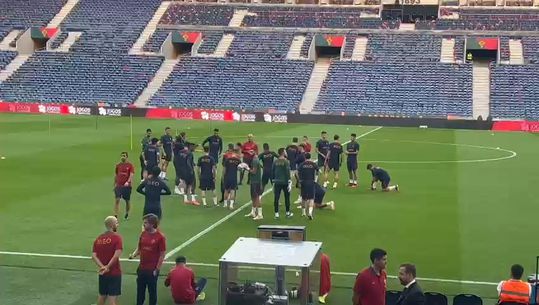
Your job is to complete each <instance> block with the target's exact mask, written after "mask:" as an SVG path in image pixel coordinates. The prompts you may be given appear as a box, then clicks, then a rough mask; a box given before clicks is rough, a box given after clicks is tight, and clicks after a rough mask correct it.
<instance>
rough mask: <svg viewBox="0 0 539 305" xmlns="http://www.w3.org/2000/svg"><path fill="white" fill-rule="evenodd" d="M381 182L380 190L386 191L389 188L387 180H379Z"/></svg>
mask: <svg viewBox="0 0 539 305" xmlns="http://www.w3.org/2000/svg"><path fill="white" fill-rule="evenodd" d="M381 182H382V189H386V188H388V187H389V179H385V180H381Z"/></svg>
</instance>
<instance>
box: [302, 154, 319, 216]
mask: <svg viewBox="0 0 539 305" xmlns="http://www.w3.org/2000/svg"><path fill="white" fill-rule="evenodd" d="M305 159H306V160H305V162H303V163H301V164H300V165H299V167H298V176H299V180H300V181H301V198H302V206H301V216H305V209H306V208H308V214H307V216H308V217H309V220H313V209H314V184H315V183H316V182H315V181H316V176H317V174H318V165H316V163H314V162H313V161H311V154H310V153H306V154H305Z"/></svg>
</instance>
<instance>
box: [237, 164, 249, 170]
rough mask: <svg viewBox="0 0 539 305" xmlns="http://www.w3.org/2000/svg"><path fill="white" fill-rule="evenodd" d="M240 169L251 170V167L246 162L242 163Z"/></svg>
mask: <svg viewBox="0 0 539 305" xmlns="http://www.w3.org/2000/svg"><path fill="white" fill-rule="evenodd" d="M238 168H241V169H245V170H249V165H247V163H245V162H242V163H240V164H239V165H238Z"/></svg>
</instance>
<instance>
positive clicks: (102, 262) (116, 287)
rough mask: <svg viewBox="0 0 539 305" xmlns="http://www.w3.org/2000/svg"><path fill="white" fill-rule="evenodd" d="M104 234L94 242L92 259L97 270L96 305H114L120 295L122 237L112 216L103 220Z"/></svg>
mask: <svg viewBox="0 0 539 305" xmlns="http://www.w3.org/2000/svg"><path fill="white" fill-rule="evenodd" d="M105 228H106V231H105V233H103V234H101V235H99V236H98V237H97V238H96V239H95V241H94V247H93V253H92V259H93V260H94V262H95V264H96V265H97V267H98V268H99V296H98V298H97V304H98V305H104V304H105V302H106V301H107V300H109V304H111V305H116V304H117V303H116V302H117V300H118V296H120V295H121V294H122V270H121V269H120V261H119V258H120V255H122V249H123V246H122V237H121V236H120V234H118V233H116V231H117V230H118V219H117V218H116V217H114V216H109V217H107V218H105Z"/></svg>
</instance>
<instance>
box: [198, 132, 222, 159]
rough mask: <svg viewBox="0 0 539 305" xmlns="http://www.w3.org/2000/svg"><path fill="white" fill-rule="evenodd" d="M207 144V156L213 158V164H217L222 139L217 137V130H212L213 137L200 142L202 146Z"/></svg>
mask: <svg viewBox="0 0 539 305" xmlns="http://www.w3.org/2000/svg"><path fill="white" fill-rule="evenodd" d="M206 143H208V144H209V155H210V156H211V157H212V158H213V161H214V162H215V164H217V163H219V156H220V155H221V153H222V152H223V139H222V138H221V137H220V136H219V129H217V128H215V129H214V130H213V136H209V137H207V138H206V140H204V141H203V142H202V146H203V147H204V146H206Z"/></svg>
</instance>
